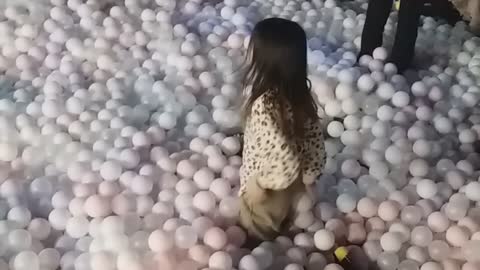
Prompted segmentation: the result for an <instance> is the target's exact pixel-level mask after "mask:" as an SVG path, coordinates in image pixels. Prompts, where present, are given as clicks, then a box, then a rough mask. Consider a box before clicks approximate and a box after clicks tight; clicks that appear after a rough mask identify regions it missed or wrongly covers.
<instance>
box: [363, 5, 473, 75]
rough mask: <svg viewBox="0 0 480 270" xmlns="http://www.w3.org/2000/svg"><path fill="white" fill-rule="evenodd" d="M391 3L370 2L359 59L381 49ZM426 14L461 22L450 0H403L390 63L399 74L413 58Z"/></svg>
mask: <svg viewBox="0 0 480 270" xmlns="http://www.w3.org/2000/svg"><path fill="white" fill-rule="evenodd" d="M475 1H478V0H475ZM392 4H393V0H370V1H369V3H368V9H367V17H366V20H365V26H364V28H363V33H362V43H361V46H360V54H359V57H361V56H362V55H366V54H367V55H371V54H372V52H373V50H375V49H376V48H377V47H380V46H382V41H383V31H384V27H385V24H386V23H387V19H388V17H389V15H390V11H391V10H392ZM424 12H427V13H429V14H428V15H431V16H440V17H443V18H445V19H446V20H447V21H448V22H449V23H451V24H454V23H456V22H457V21H459V20H460V19H461V16H460V14H459V13H458V12H457V11H456V10H455V8H454V7H453V5H452V4H451V3H450V2H449V0H401V1H400V4H399V11H398V24H397V32H396V35H395V42H394V44H393V48H392V54H391V55H390V62H392V63H394V64H395V65H396V66H397V68H398V71H399V72H400V73H402V72H403V71H405V70H406V69H407V68H408V67H409V65H410V62H411V61H412V59H413V57H414V54H415V42H416V40H417V31H418V25H419V22H420V16H421V15H422V14H423V13H424Z"/></svg>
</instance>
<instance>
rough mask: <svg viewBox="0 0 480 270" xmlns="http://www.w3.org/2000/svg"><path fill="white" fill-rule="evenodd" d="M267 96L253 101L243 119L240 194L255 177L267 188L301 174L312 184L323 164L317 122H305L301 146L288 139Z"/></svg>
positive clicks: (276, 187)
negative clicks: (275, 117)
mask: <svg viewBox="0 0 480 270" xmlns="http://www.w3.org/2000/svg"><path fill="white" fill-rule="evenodd" d="M269 95H270V94H265V95H263V96H261V97H260V98H258V99H257V100H256V101H255V102H254V104H253V106H252V111H251V114H250V115H249V117H247V119H246V123H245V131H244V132H245V133H244V148H243V165H242V168H241V169H240V181H241V186H240V191H239V193H240V195H243V194H244V192H245V186H246V185H245V184H246V183H247V181H251V180H253V181H255V179H256V180H257V181H258V185H259V186H260V187H262V188H264V189H270V190H281V189H285V188H287V187H288V186H290V184H292V183H293V182H294V181H295V180H296V179H297V178H298V177H300V176H303V180H304V182H307V183H305V184H312V183H313V181H314V180H315V178H316V177H318V176H319V175H320V173H321V170H322V168H323V166H324V164H325V146H324V136H323V130H322V125H321V123H320V121H315V122H313V121H309V122H308V123H306V126H305V128H306V130H305V138H304V139H303V142H302V143H300V145H298V144H297V143H292V142H290V141H289V140H287V139H286V137H285V136H284V135H283V134H282V132H281V130H280V127H279V125H278V123H277V122H276V121H275V119H274V117H273V115H274V113H273V112H274V104H273V103H272V101H271V100H273V99H272V98H269ZM300 174H302V175H300ZM306 179H310V180H306Z"/></svg>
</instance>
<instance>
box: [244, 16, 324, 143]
mask: <svg viewBox="0 0 480 270" xmlns="http://www.w3.org/2000/svg"><path fill="white" fill-rule="evenodd" d="M247 59H248V61H249V63H248V66H247V71H246V74H245V79H244V84H245V85H244V89H248V88H251V92H250V93H249V94H248V95H247V100H246V101H245V103H244V117H246V116H248V115H249V114H250V113H251V110H252V106H253V103H254V102H255V100H257V99H258V98H260V97H261V96H262V95H264V94H266V93H271V95H270V94H269V95H267V96H268V98H271V99H272V100H268V102H269V103H270V102H272V103H273V104H274V108H275V111H274V112H273V113H274V115H273V116H274V117H275V118H274V119H276V120H277V121H278V124H279V127H280V129H281V130H282V132H283V133H284V135H285V136H286V137H287V138H290V139H291V138H302V137H303V135H304V125H305V122H306V121H308V120H313V121H316V120H318V116H317V106H316V104H315V101H314V99H313V97H312V95H311V92H310V87H311V85H310V81H309V80H308V78H307V38H306V34H305V31H303V29H302V27H301V26H300V25H298V24H297V23H295V22H292V21H289V20H285V19H280V18H270V19H265V20H263V21H261V22H259V23H258V24H257V25H256V26H255V28H254V29H253V33H252V35H251V39H250V43H249V46H248V51H247ZM247 87H248V88H247ZM267 96H266V97H267ZM289 108H290V110H291V115H290V114H289V111H288V110H289Z"/></svg>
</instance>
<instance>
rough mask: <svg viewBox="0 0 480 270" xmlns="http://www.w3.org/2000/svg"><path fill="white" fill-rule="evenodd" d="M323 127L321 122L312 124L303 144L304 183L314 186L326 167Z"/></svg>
mask: <svg viewBox="0 0 480 270" xmlns="http://www.w3.org/2000/svg"><path fill="white" fill-rule="evenodd" d="M324 140H325V139H324V136H323V127H322V123H321V122H320V121H315V122H310V123H309V125H308V126H307V129H306V132H305V140H304V143H303V151H304V154H303V164H302V172H303V182H304V183H305V184H306V185H310V184H313V182H314V181H315V179H316V178H317V177H318V176H320V174H321V173H322V169H323V166H324V165H325V145H324Z"/></svg>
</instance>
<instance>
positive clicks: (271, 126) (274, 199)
mask: <svg viewBox="0 0 480 270" xmlns="http://www.w3.org/2000/svg"><path fill="white" fill-rule="evenodd" d="M247 58H248V61H249V66H248V70H247V74H246V78H245V85H246V86H248V87H246V88H245V89H247V88H250V87H251V91H250V92H249V93H247V96H248V97H247V98H246V101H245V104H244V108H243V109H244V121H245V130H244V149H243V157H242V158H243V166H242V169H241V172H240V178H241V188H240V192H239V195H240V197H241V209H240V223H241V225H242V226H243V227H244V228H245V229H246V230H247V231H248V233H249V236H250V237H253V238H256V239H259V240H271V239H273V238H275V237H276V236H278V235H279V234H281V233H283V232H285V230H286V229H288V228H289V225H290V223H289V222H290V221H291V215H292V208H293V203H294V200H295V199H296V198H298V196H299V195H302V194H304V192H305V190H306V189H307V190H308V189H310V188H311V187H310V186H311V185H312V184H313V182H314V180H315V179H316V178H317V177H318V176H319V175H320V172H321V168H322V166H323V164H324V159H325V153H324V144H323V134H322V126H321V125H320V120H319V118H318V116H317V107H316V103H315V102H314V100H313V98H312V95H311V92H310V83H309V81H308V79H307V43H306V35H305V32H304V31H303V29H302V28H301V27H300V26H299V25H298V24H297V23H294V22H292V21H288V20H284V19H279V18H270V19H266V20H263V21H261V22H259V23H258V24H257V25H256V26H255V28H254V30H253V33H252V37H251V40H250V44H249V48H248V56H247ZM306 185H307V187H306Z"/></svg>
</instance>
